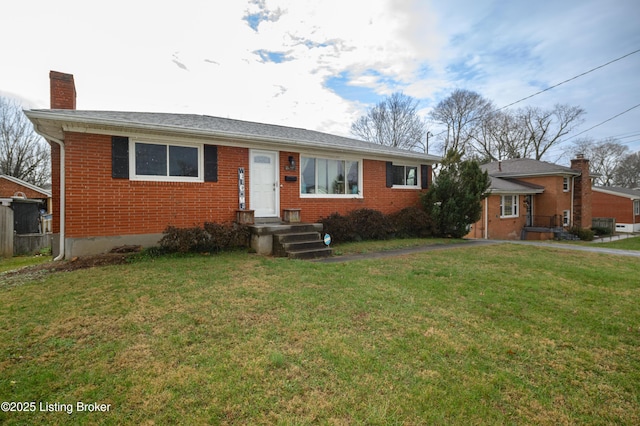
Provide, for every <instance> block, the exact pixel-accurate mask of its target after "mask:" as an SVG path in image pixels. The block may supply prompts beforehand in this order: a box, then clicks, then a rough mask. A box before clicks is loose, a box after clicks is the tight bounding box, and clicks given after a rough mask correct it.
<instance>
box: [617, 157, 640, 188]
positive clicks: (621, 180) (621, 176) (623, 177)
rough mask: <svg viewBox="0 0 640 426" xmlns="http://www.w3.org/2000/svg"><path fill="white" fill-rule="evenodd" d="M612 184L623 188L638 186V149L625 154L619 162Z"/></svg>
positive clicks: (639, 174)
mask: <svg viewBox="0 0 640 426" xmlns="http://www.w3.org/2000/svg"><path fill="white" fill-rule="evenodd" d="M613 184H614V185H616V186H622V187H624V188H631V189H634V188H640V151H638V152H635V153H633V154H630V155H627V156H626V157H625V158H624V159H623V160H622V161H621V162H620V164H619V165H618V168H617V169H616V172H615V175H614V179H613Z"/></svg>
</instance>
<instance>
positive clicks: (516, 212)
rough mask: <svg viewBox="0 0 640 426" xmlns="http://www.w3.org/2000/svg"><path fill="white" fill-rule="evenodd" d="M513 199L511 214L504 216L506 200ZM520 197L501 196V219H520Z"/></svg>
mask: <svg viewBox="0 0 640 426" xmlns="http://www.w3.org/2000/svg"><path fill="white" fill-rule="evenodd" d="M507 198H511V214H504V208H505V200H506V199H507ZM519 202H520V196H519V195H515V194H509V195H501V196H500V218H503V219H506V218H513V217H520V205H519Z"/></svg>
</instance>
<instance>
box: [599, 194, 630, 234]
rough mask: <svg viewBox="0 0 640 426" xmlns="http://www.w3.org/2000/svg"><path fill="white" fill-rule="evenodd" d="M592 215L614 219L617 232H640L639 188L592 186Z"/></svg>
mask: <svg viewBox="0 0 640 426" xmlns="http://www.w3.org/2000/svg"><path fill="white" fill-rule="evenodd" d="M592 189H593V201H592V209H593V217H609V218H611V217H612V218H614V219H615V220H616V231H617V232H640V189H629V188H619V187H613V186H594V187H593V188H592Z"/></svg>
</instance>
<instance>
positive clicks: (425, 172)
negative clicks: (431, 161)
mask: <svg viewBox="0 0 640 426" xmlns="http://www.w3.org/2000/svg"><path fill="white" fill-rule="evenodd" d="M429 177H431V167H429V166H427V165H426V164H421V165H420V180H421V183H422V185H421V186H422V189H428V188H429Z"/></svg>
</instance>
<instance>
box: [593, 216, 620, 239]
mask: <svg viewBox="0 0 640 426" xmlns="http://www.w3.org/2000/svg"><path fill="white" fill-rule="evenodd" d="M591 227H592V228H602V229H608V230H609V231H610V235H613V234H615V233H616V219H615V218H614V217H594V218H592V219H591Z"/></svg>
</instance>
